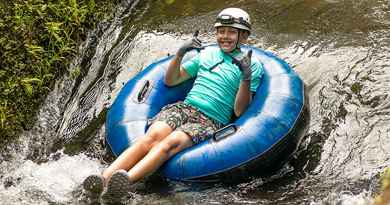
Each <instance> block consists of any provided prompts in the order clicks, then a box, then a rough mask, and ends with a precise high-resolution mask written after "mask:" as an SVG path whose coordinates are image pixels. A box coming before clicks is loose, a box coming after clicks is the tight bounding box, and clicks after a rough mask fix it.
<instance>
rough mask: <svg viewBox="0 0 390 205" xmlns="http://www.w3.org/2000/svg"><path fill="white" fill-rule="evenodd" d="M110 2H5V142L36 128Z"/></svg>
mask: <svg viewBox="0 0 390 205" xmlns="http://www.w3.org/2000/svg"><path fill="white" fill-rule="evenodd" d="M116 3H117V2H115V1H112V0H111V1H110V0H100V1H98V2H95V1H94V0H13V1H9V0H0V16H2V17H1V18H0V142H2V141H4V140H6V139H9V138H13V137H15V136H17V135H19V134H20V132H21V131H22V130H28V129H29V128H31V126H32V122H33V121H34V117H35V116H36V112H37V110H38V108H39V106H40V105H41V103H42V102H43V100H44V98H45V97H46V95H47V93H48V92H49V91H50V90H51V88H52V86H53V84H54V82H55V80H56V78H57V77H59V76H61V75H64V74H69V75H71V76H72V75H75V74H77V73H74V72H73V73H71V72H68V67H69V64H70V62H71V60H72V58H73V57H74V56H75V55H77V49H76V48H77V45H78V44H79V43H80V42H82V41H83V40H85V38H86V34H87V31H88V29H93V28H94V27H95V26H96V22H98V21H99V20H101V19H103V18H108V16H107V15H106V14H107V13H111V12H110V11H111V9H112V8H113V7H114V5H115V4H116Z"/></svg>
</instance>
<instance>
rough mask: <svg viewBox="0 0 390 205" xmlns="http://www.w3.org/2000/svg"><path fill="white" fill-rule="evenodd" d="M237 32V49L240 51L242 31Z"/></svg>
mask: <svg viewBox="0 0 390 205" xmlns="http://www.w3.org/2000/svg"><path fill="white" fill-rule="evenodd" d="M237 30H238V34H237V41H236V46H235V49H238V50H240V33H241V29H237Z"/></svg>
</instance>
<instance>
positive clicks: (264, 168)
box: [106, 45, 306, 181]
mask: <svg viewBox="0 0 390 205" xmlns="http://www.w3.org/2000/svg"><path fill="white" fill-rule="evenodd" d="M212 46H216V45H212ZM249 48H250V49H252V50H253V54H252V56H254V57H256V58H258V59H259V60H260V62H262V63H263V65H264V71H265V72H264V75H263V77H262V80H261V84H260V86H259V87H258V89H257V91H256V94H255V96H254V98H253V101H252V103H251V105H250V106H249V107H248V109H247V110H246V111H245V113H243V114H242V115H241V116H240V117H239V118H238V119H236V120H235V121H234V122H232V123H231V124H229V125H228V126H227V127H225V128H223V129H221V130H219V131H218V132H216V133H214V135H213V137H212V138H210V139H209V140H206V141H204V142H202V143H200V144H197V145H195V146H193V147H190V148H188V149H185V150H183V151H182V152H180V153H178V154H177V155H175V156H174V157H173V158H171V159H170V160H169V161H167V162H166V163H165V164H164V166H163V167H162V168H161V169H160V171H161V173H162V175H163V176H165V177H167V178H169V179H173V180H181V181H217V180H221V179H222V180H224V179H231V178H236V179H237V178H241V177H245V176H248V175H253V174H259V173H265V172H268V171H272V170H275V169H278V168H280V166H282V165H283V164H284V163H285V162H286V160H288V159H289V157H290V156H291V155H292V154H293V153H294V151H295V150H296V149H297V147H298V144H299V142H300V140H301V137H302V136H303V134H302V132H303V130H304V129H303V127H304V126H305V124H306V120H305V119H304V118H305V117H303V113H304V105H305V97H304V96H305V95H304V84H303V82H302V80H301V79H300V78H299V76H298V75H297V74H296V73H295V72H294V71H293V70H292V69H291V67H290V66H289V65H288V64H287V63H286V62H284V61H283V60H281V59H279V58H278V57H276V56H274V55H273V54H271V53H269V52H266V51H263V50H260V49H258V48H254V47H248V46H245V47H243V50H244V51H246V50H247V49H249ZM195 54H196V52H195V51H192V52H190V53H188V54H186V56H185V58H184V61H185V60H188V59H189V58H190V57H192V56H194V55H195ZM171 59H172V56H169V57H166V58H164V59H162V60H160V61H157V62H155V63H153V64H151V65H149V66H148V67H147V68H145V69H144V70H142V71H141V72H140V73H139V74H137V75H136V76H135V77H134V78H133V79H131V80H129V81H128V82H127V84H126V85H125V86H124V87H123V88H122V90H121V91H120V93H119V95H118V96H117V98H116V100H115V101H114V103H113V105H112V106H111V108H110V110H109V112H108V114H107V121H106V134H107V135H106V141H107V142H108V144H109V146H110V148H111V150H112V151H113V153H114V154H115V155H119V154H120V153H121V152H123V151H124V150H125V149H126V148H127V147H128V146H131V144H133V143H134V142H135V141H136V140H137V138H138V137H139V136H142V135H144V134H145V132H146V130H147V126H148V123H147V122H148V119H151V118H152V117H154V116H155V115H156V114H157V113H158V112H159V111H160V109H161V108H162V107H163V106H164V105H166V104H169V103H174V102H177V101H179V100H183V99H184V97H185V96H186V94H187V93H188V92H189V90H190V89H191V87H192V84H193V81H188V82H185V83H183V84H180V85H178V86H175V87H167V86H165V84H164V75H165V71H166V69H167V66H168V64H169V62H170V60H171Z"/></svg>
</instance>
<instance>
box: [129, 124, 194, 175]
mask: <svg viewBox="0 0 390 205" xmlns="http://www.w3.org/2000/svg"><path fill="white" fill-rule="evenodd" d="M191 145H192V141H191V137H190V136H188V135H187V134H186V133H184V132H182V131H174V132H172V133H171V134H170V135H169V136H168V137H166V138H165V139H163V140H162V141H161V142H160V143H158V144H157V145H155V146H154V147H153V148H152V149H151V150H150V151H149V153H148V154H147V155H146V156H145V157H144V158H143V159H142V160H141V161H139V162H138V163H137V164H136V165H135V166H134V167H133V168H131V169H130V170H129V172H128V177H129V180H130V181H131V182H136V181H138V180H140V179H142V178H143V177H145V176H147V175H149V174H151V173H153V172H154V171H156V170H157V169H158V168H159V167H160V166H161V165H162V164H163V163H164V162H165V161H167V160H168V159H169V158H170V157H172V156H173V155H175V154H176V153H178V152H179V151H181V150H183V149H185V148H187V147H189V146H191Z"/></svg>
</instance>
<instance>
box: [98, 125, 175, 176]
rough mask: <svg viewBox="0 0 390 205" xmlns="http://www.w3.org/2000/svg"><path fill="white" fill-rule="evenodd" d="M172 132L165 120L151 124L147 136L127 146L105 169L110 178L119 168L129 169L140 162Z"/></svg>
mask: <svg viewBox="0 0 390 205" xmlns="http://www.w3.org/2000/svg"><path fill="white" fill-rule="evenodd" d="M170 133H172V128H171V127H170V126H169V125H168V124H167V123H165V122H161V121H157V122H155V123H153V124H152V125H151V127H150V128H149V130H148V132H147V133H146V135H145V136H143V137H141V138H140V139H139V140H138V141H137V142H136V143H134V144H133V145H132V146H130V147H129V148H127V149H126V150H125V151H124V152H123V153H122V154H120V155H119V157H118V158H117V159H116V160H115V161H114V162H113V163H112V164H111V165H110V166H109V167H108V168H107V169H105V170H104V171H103V177H104V178H105V179H108V178H110V177H111V176H112V174H113V173H114V172H115V171H116V170H119V169H124V170H129V169H131V168H132V167H133V166H134V165H135V164H136V163H137V162H139V161H140V160H141V159H142V158H143V157H144V156H145V155H146V154H147V153H148V152H149V151H150V150H151V149H152V147H154V146H155V145H156V144H157V143H159V142H160V141H161V140H163V139H164V138H166V137H167V136H168V135H169V134H170Z"/></svg>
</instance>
